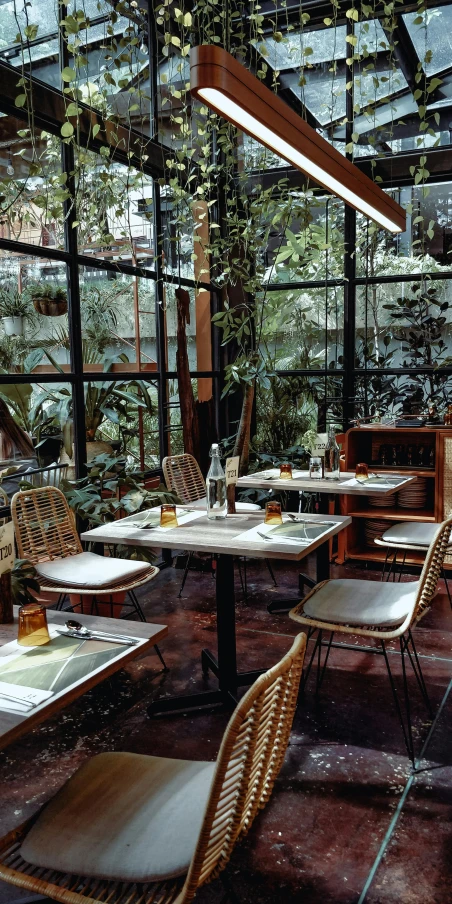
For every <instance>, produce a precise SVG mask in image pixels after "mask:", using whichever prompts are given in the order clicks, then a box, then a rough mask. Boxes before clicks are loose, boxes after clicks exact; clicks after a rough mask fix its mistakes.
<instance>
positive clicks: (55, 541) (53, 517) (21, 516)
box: [11, 487, 83, 565]
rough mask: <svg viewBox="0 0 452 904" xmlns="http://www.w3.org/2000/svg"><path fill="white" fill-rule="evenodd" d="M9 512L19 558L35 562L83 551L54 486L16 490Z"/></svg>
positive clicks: (66, 510) (70, 518)
mask: <svg viewBox="0 0 452 904" xmlns="http://www.w3.org/2000/svg"><path fill="white" fill-rule="evenodd" d="M11 515H12V518H13V522H14V530H15V534H16V543H17V551H18V553H19V558H21V559H28V560H29V561H30V562H32V563H33V565H36V564H37V563H38V562H48V561H49V559H50V560H51V559H62V558H66V557H67V556H74V555H77V553H79V552H82V551H83V550H82V544H81V543H80V540H79V537H78V534H77V531H76V528H75V520H74V516H73V513H72V512H71V510H70V508H69V506H68V504H67V502H66V499H65V497H64V495H63V493H62V492H61V490H59V489H58V488H57V487H40V488H38V489H32V490H22V491H21V492H20V493H16V494H15V496H13V499H12V502H11Z"/></svg>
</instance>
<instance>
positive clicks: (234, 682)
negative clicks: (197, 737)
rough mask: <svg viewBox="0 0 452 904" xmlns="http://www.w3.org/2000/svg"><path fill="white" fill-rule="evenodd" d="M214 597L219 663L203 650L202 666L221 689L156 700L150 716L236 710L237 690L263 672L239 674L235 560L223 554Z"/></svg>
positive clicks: (218, 560)
mask: <svg viewBox="0 0 452 904" xmlns="http://www.w3.org/2000/svg"><path fill="white" fill-rule="evenodd" d="M216 559H217V569H216V581H215V595H216V604H217V643H218V659H216V658H215V656H214V655H213V654H212V653H211V652H210V651H209V650H203V651H202V654H201V663H202V669H203V673H204V674H205V675H207V673H208V672H209V670H210V671H212V672H213V673H214V674H215V675H216V677H217V678H218V689H217V690H214V691H201V692H200V693H198V694H187V695H183V696H179V697H170V698H168V699H167V700H165V699H163V700H156V701H155V702H154V703H151V705H150V706H149V708H148V714H149V715H150V716H156V715H158V714H163V713H171V712H174V713H175V712H181V711H182V712H183V711H188V710H191V709H204V708H205V707H212V706H222V707H225V706H226V707H227V708H228V709H234V707H235V706H236V704H237V697H236V695H237V688H238V687H242V686H244V685H248V684H252V683H253V681H255V680H256V678H257V677H258V675H261V674H262V672H263V671H264V669H260V670H255V671H253V672H243V673H241V674H240V673H238V672H237V648H236V637H235V590H234V558H233V556H230V555H226V554H225V553H221V555H217V557H216Z"/></svg>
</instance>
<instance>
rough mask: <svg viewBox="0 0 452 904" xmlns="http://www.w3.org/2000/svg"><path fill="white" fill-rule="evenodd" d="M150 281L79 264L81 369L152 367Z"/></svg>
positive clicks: (152, 288) (152, 290)
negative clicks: (139, 360) (81, 338)
mask: <svg viewBox="0 0 452 904" xmlns="http://www.w3.org/2000/svg"><path fill="white" fill-rule="evenodd" d="M154 305H155V284H154V281H153V280H148V279H140V278H138V277H137V278H135V277H133V276H128V275H125V274H120V273H114V272H112V271H109V270H98V269H97V268H94V267H93V268H92V269H91V268H89V267H84V268H80V306H81V315H82V335H83V361H84V364H85V369H86V370H90V371H95V370H99V371H102V370H111V371H113V372H115V373H120V372H121V371H123V372H127V371H132V370H136V369H137V359H138V358H139V353H140V354H141V365H140V368H139V369H140V370H144V371H147V372H153V371H154V372H155V371H156V370H157V364H156V341H155V313H154Z"/></svg>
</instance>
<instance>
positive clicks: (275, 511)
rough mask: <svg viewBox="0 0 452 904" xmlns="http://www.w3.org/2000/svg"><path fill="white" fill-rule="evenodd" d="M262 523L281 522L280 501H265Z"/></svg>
mask: <svg viewBox="0 0 452 904" xmlns="http://www.w3.org/2000/svg"><path fill="white" fill-rule="evenodd" d="M264 524H282V515H281V503H280V502H267V504H266V506H265V520H264Z"/></svg>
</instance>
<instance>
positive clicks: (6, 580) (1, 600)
mask: <svg viewBox="0 0 452 904" xmlns="http://www.w3.org/2000/svg"><path fill="white" fill-rule="evenodd" d="M13 621H14V614H13V597H12V593H11V572H10V571H5V572H4V573H3V574H2V575H0V624H1V625H12V623H13Z"/></svg>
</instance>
